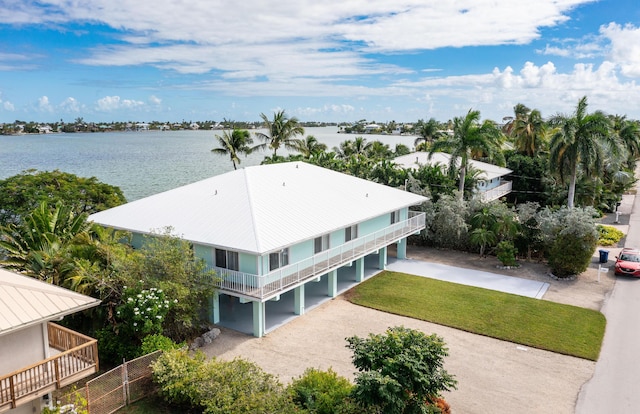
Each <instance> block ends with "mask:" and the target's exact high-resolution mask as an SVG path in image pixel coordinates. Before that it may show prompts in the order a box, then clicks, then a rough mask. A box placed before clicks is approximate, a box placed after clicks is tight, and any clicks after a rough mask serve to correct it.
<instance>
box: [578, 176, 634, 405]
mask: <svg viewBox="0 0 640 414" xmlns="http://www.w3.org/2000/svg"><path fill="white" fill-rule="evenodd" d="M637 188H638V189H639V190H640V184H639V185H638V187H637ZM639 197H640V196H636V197H635V201H634V203H633V209H632V212H631V216H630V218H629V231H628V233H627V238H626V242H625V246H626V247H640V201H639V200H638V198H639ZM610 271H613V266H610ZM602 312H603V313H604V315H605V316H606V318H607V328H606V332H605V337H604V343H603V346H602V351H601V352H600V358H599V359H598V362H597V363H596V370H595V374H594V376H593V378H592V379H591V380H590V381H588V382H587V383H586V384H585V385H584V386H583V387H582V390H581V391H580V394H579V395H578V402H577V404H576V414H592V413H593V414H596V413H597V414H601V413H638V412H640V391H639V390H638V388H639V387H640V279H631V278H619V279H618V280H617V281H616V284H615V286H614V288H613V292H612V294H611V296H610V297H609V298H608V299H607V300H606V302H605V305H604V307H603V309H602Z"/></svg>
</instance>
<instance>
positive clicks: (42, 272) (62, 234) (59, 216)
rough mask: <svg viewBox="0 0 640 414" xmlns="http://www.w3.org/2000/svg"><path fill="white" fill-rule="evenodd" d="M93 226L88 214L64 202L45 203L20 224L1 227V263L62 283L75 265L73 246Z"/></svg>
mask: <svg viewBox="0 0 640 414" xmlns="http://www.w3.org/2000/svg"><path fill="white" fill-rule="evenodd" d="M90 228H91V224H90V223H88V222H87V214H86V213H82V214H75V213H74V211H73V209H72V208H71V207H70V206H69V205H64V204H62V203H61V202H58V203H57V204H56V205H55V207H54V208H49V205H48V204H47V203H46V202H42V203H41V204H40V206H39V207H38V208H37V209H36V210H34V211H33V212H31V213H30V214H28V215H27V216H26V217H24V219H23V221H22V222H21V223H20V224H17V225H16V224H9V225H7V226H2V227H0V264H2V265H3V266H4V267H6V268H7V269H12V270H15V271H17V272H20V273H24V274H27V275H29V276H33V277H35V278H37V279H40V280H43V281H47V282H50V283H53V284H56V285H59V286H62V285H64V284H65V282H66V279H67V277H68V276H69V275H71V274H72V273H73V270H74V268H75V266H74V261H73V256H72V255H71V254H70V249H71V246H72V245H73V244H74V243H78V240H79V238H80V236H81V235H82V234H83V233H85V234H86V233H88V232H89V230H90ZM85 240H86V238H85Z"/></svg>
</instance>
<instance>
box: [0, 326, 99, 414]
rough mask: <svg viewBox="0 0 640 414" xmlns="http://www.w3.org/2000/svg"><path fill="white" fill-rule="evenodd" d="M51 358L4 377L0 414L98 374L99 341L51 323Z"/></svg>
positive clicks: (0, 390)
mask: <svg viewBox="0 0 640 414" xmlns="http://www.w3.org/2000/svg"><path fill="white" fill-rule="evenodd" d="M47 334H48V338H49V350H50V355H52V356H51V357H49V358H47V359H44V360H42V361H39V362H37V363H35V364H32V365H30V366H27V367H24V368H22V369H19V370H17V371H14V372H12V373H10V374H8V375H5V376H2V377H0V413H1V412H4V411H8V410H10V409H12V408H15V407H16V406H18V405H21V404H23V403H27V402H29V401H32V400H33V399H34V398H36V397H41V396H43V395H45V394H47V393H49V392H51V391H53V390H55V389H58V388H61V387H64V386H67V385H69V384H72V383H74V382H76V381H78V380H80V379H82V378H85V377H87V376H89V375H91V374H94V373H96V372H98V341H97V340H95V339H93V338H90V337H88V336H85V335H82V334H80V333H77V332H74V331H72V330H71V329H67V328H65V327H62V326H60V325H57V324H54V323H51V322H48V323H47Z"/></svg>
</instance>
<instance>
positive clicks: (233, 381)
mask: <svg viewBox="0 0 640 414" xmlns="http://www.w3.org/2000/svg"><path fill="white" fill-rule="evenodd" d="M152 369H153V380H154V382H155V383H156V384H158V385H159V387H160V395H161V396H162V397H163V398H165V399H166V400H167V401H168V402H169V403H171V404H178V405H181V406H185V407H189V408H193V409H196V410H198V411H200V410H202V411H203V412H205V413H207V414H227V413H238V414H240V413H258V412H260V413H283V414H287V413H294V412H298V413H299V412H300V410H299V409H298V408H297V407H296V405H295V404H294V403H293V402H292V401H291V399H290V398H289V397H288V395H287V393H286V392H285V390H284V387H283V386H282V384H280V382H279V381H278V380H277V379H276V378H275V377H274V376H273V375H271V374H267V373H266V372H264V371H263V370H262V369H261V368H260V367H258V366H257V365H256V364H254V363H253V362H249V361H246V360H243V359H234V360H233V361H219V360H216V359H211V360H208V361H207V360H205V356H204V354H203V353H201V352H197V353H196V354H195V355H194V356H193V357H191V356H190V355H189V353H188V352H187V351H185V350H174V351H169V352H165V353H163V354H162V355H161V356H160V358H158V360H157V361H156V362H155V363H154V364H153V365H152Z"/></svg>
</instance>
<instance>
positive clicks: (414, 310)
mask: <svg viewBox="0 0 640 414" xmlns="http://www.w3.org/2000/svg"><path fill="white" fill-rule="evenodd" d="M348 299H349V300H350V301H351V302H352V303H355V304H357V305H361V306H366V307H369V308H373V309H378V310H381V311H385V312H389V313H393V314H397V315H403V316H408V317H411V318H415V319H420V320H423V321H428V322H433V323H437V324H439V325H446V326H450V327H453V328H456V329H461V330H464V331H468V332H472V333H476V334H480V335H485V336H490V337H492V338H497V339H502V340H505V341H509V342H514V343H517V344H522V345H527V346H531V347H534V348H539V349H545V350H548V351H553V352H557V353H561V354H565V355H572V356H576V357H579V358H585V359H589V360H592V361H595V360H597V359H598V355H599V354H600V347H601V346H602V339H603V337H604V328H605V324H606V320H605V317H604V315H603V314H602V313H600V312H598V311H594V310H591V309H585V308H580V307H577V306H571V305H563V304H559V303H554V302H549V301H545V300H539V299H532V298H527V297H524V296H518V295H511V294H508V293H503V292H497V291H493V290H487V289H481V288H476V287H472V286H465V285H459V284H456V283H450V282H443V281H439V280H434V279H429V278H426V277H420V276H413V275H407V274H404V273H396V272H389V271H385V272H382V273H380V274H379V275H377V276H375V277H373V278H371V279H369V280H367V281H365V282H364V283H361V284H359V285H358V286H356V287H354V288H353V289H352V291H351V292H350V294H349V295H348Z"/></svg>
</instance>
